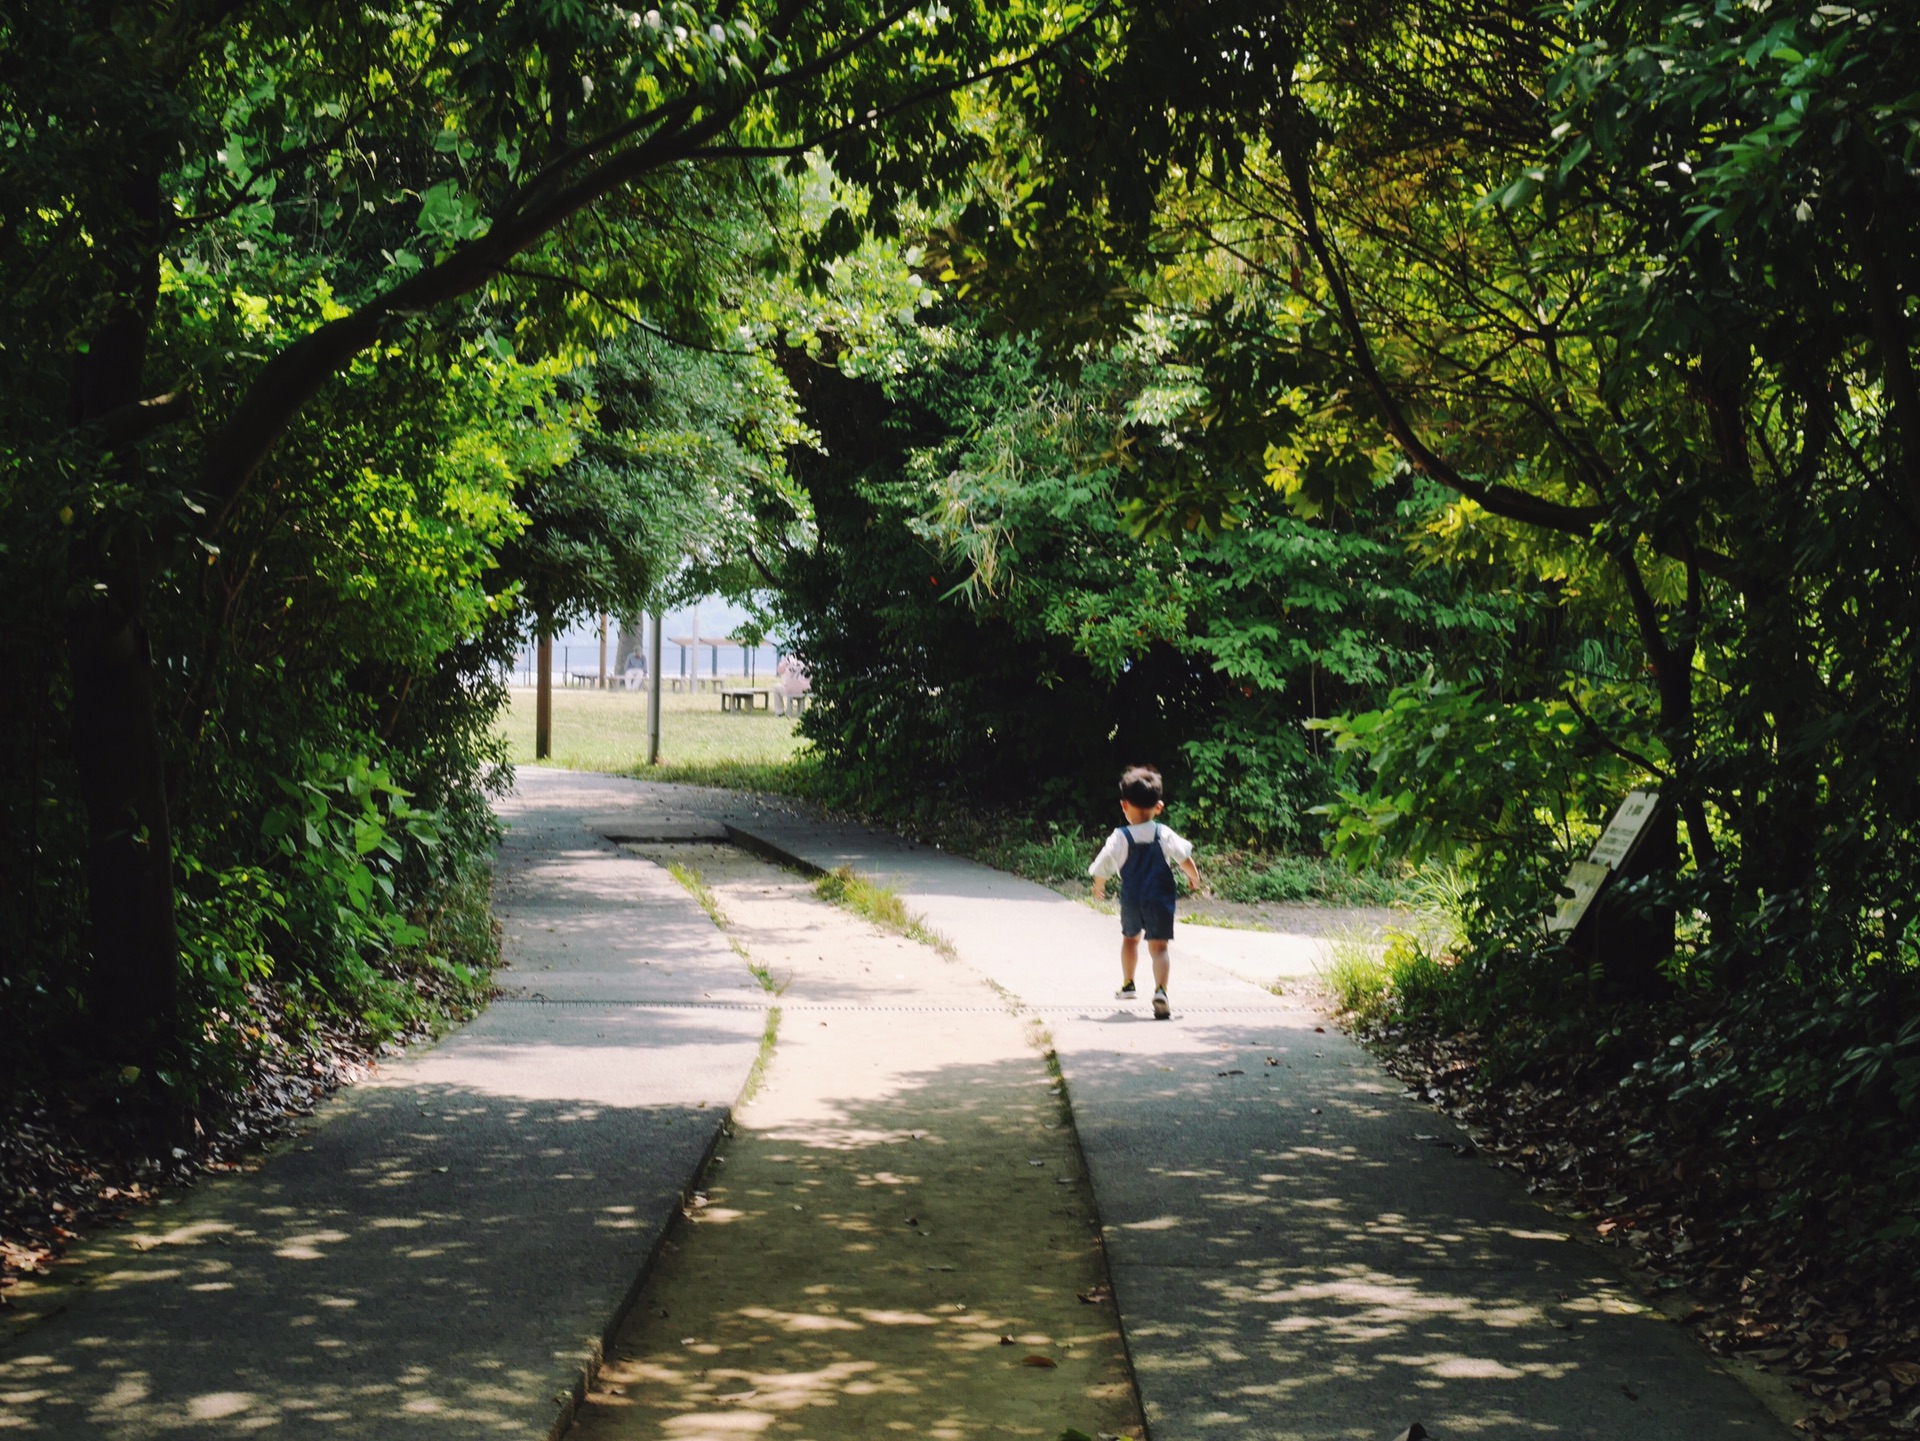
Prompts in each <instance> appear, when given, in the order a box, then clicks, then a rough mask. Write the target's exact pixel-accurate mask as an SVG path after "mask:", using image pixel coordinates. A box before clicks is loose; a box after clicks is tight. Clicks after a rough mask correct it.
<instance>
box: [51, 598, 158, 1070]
mask: <svg viewBox="0 0 1920 1441" xmlns="http://www.w3.org/2000/svg"><path fill="white" fill-rule="evenodd" d="M114 589H118V587H115V588H114ZM67 661H68V666H69V668H70V670H71V673H72V678H73V710H72V726H73V729H72V736H73V759H74V766H75V769H76V770H77V771H78V772H79V777H80V790H81V795H82V799H83V801H84V802H85V805H86V811H87V915H88V920H89V923H90V938H91V947H90V949H91V953H92V955H91V962H90V964H89V966H88V970H87V977H86V985H85V995H86V1002H87V1012H88V1017H89V1021H90V1023H91V1025H92V1027H93V1032H92V1035H91V1036H90V1037H89V1040H90V1041H91V1042H92V1043H93V1046H94V1047H97V1049H98V1054H100V1055H101V1057H102V1058H103V1059H104V1060H107V1061H108V1062H110V1063H111V1064H113V1065H115V1066H129V1065H131V1066H138V1067H140V1068H141V1069H142V1070H143V1071H146V1072H152V1071H156V1070H158V1069H160V1068H161V1067H162V1066H163V1065H164V1064H165V1062H166V1061H167V1059H168V1058H169V1055H170V1053H171V1052H172V1050H173V1042H175V1041H176V1040H177V1039H178V1036H179V1030H180V1019H181V1018H180V945H179V936H178V933H177V932H176V930H175V927H174V915H173V833H172V827H171V825H170V823H169V818H168V814H167V794H166V784H165V780H164V776H165V769H164V763H163V759H162V755H161V748H160V733H159V727H158V725H157V724H156V723H155V718H154V696H153V661H152V653H151V651H150V649H149V647H148V641H147V631H146V626H145V624H144V622H143V621H142V619H141V617H140V614H139V612H138V610H137V609H136V607H135V605H134V604H132V603H130V598H129V597H125V596H123V595H114V594H109V596H108V597H107V598H106V599H102V600H95V601H93V602H92V603H91V604H88V603H87V602H85V601H81V602H78V603H76V604H75V605H74V607H73V608H72V610H71V611H70V612H69V615H68V619H67Z"/></svg>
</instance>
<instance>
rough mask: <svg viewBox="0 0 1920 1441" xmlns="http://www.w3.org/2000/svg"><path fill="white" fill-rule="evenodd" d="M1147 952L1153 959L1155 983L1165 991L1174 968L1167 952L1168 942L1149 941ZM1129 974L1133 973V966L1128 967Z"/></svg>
mask: <svg viewBox="0 0 1920 1441" xmlns="http://www.w3.org/2000/svg"><path fill="white" fill-rule="evenodd" d="M1147 954H1148V955H1149V956H1150V957H1152V959H1153V984H1154V985H1155V986H1156V987H1158V988H1159V989H1160V990H1163V991H1164V990H1165V989H1166V988H1167V976H1168V975H1169V974H1170V973H1171V972H1172V970H1173V960H1172V958H1171V957H1170V956H1169V955H1168V953H1167V942H1165V941H1148V942H1147ZM1127 974H1128V975H1129V976H1131V975H1132V974H1133V971H1132V969H1131V968H1129V969H1128V971H1127Z"/></svg>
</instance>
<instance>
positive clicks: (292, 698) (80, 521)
mask: <svg viewBox="0 0 1920 1441" xmlns="http://www.w3.org/2000/svg"><path fill="white" fill-rule="evenodd" d="M1083 21H1084V15H1083V14H1082V12H1080V11H1079V10H1078V9H1076V8H1075V7H1072V6H1068V7H1064V8H1062V9H1060V10H1057V11H1056V10H1053V9H1047V8H1035V7H1030V6H1027V5H1011V6H1009V5H994V6H962V7H958V8H956V9H951V10H943V11H941V12H939V13H938V14H933V13H927V14H920V13H913V14H909V13H907V12H904V11H899V10H893V9H889V8H888V7H885V6H881V5H874V4H870V3H865V0H834V3H830V4H825V5H811V6H806V7H793V6H786V5H774V4H769V5H765V6H754V5H748V6H744V7H743V6H732V7H729V8H728V9H727V10H726V11H725V12H724V13H714V14H709V13H706V12H704V11H702V10H700V9H699V8H697V7H695V6H691V5H667V6H663V7H660V8H655V9H648V10H645V11H627V10H625V9H623V8H620V7H615V6H607V5H598V4H590V3H581V0H498V3H482V4H466V3H459V0H454V3H444V4H443V3H431V0H427V3H409V4H405V5H398V6H369V5H335V4H321V5H307V4H290V3H285V0H240V3H231V0H220V3H199V0H183V3H180V4H175V5H169V6H159V7H154V6H148V7H141V6H121V5H114V4H105V3H103V4H83V5H73V6H65V5H61V6H46V5H38V4H9V5H7V6H5V7H4V8H0V59H4V69H0V136H3V137H4V146H0V267H4V274H5V277H6V280H7V284H6V286H5V293H4V300H0V307H4V319H5V324H4V325H3V326H0V331H4V341H0V381H3V382H4V383H0V397H3V398H0V436H3V439H0V517H4V523H3V524H0V531H4V535H5V542H4V543H5V546H6V556H7V560H8V567H7V575H6V579H5V581H4V584H0V634H4V635H5V637H6V640H5V645H6V646H7V647H8V653H7V655H6V660H7V662H8V663H9V664H10V666H11V667H12V669H11V674H12V675H14V676H15V677H18V678H20V680H21V682H22V683H21V684H20V685H19V686H18V690H19V692H20V696H19V699H18V701H17V703H16V705H15V706H14V707H12V708H10V710H9V714H8V716H7V719H6V725H7V735H6V738H7V741H8V742H9V746H10V754H11V756H13V757H14V758H15V761H16V764H15V765H13V766H11V767H9V770H8V773H7V777H6V781H5V784H4V786H0V814H3V815H4V819H5V823H6V827H7V834H8V836H9V838H10V840H9V844H8V846H7V847H6V848H5V859H4V862H0V864H4V866H5V867H6V869H5V872H4V875H3V877H0V879H3V880H4V884H0V892H4V894H5V896H6V899H5V901H4V902H0V905H4V906H5V907H6V908H7V909H6V910H5V912H4V920H5V922H6V923H7V924H8V925H9V926H10V928H11V933H12V934H13V935H14V936H15V937H18V938H20V939H19V941H18V943H17V944H14V945H10V946H9V947H8V948H7V951H6V959H5V963H4V968H3V969H0V1006H4V1009H5V1012H6V1016H7V1020H8V1029H9V1033H10V1036H11V1037H12V1038H13V1039H14V1040H15V1042H16V1044H13V1045H10V1046H9V1047H8V1048H7V1050H6V1053H5V1064H6V1065H7V1066H8V1067H9V1068H12V1069H13V1070H14V1071H15V1072H17V1075H18V1076H19V1077H24V1078H26V1079H28V1080H32V1079H34V1078H36V1077H39V1076H42V1075H44V1074H45V1068H46V1067H48V1066H49V1065H51V1066H55V1067H57V1068H58V1069H59V1070H60V1071H62V1072H65V1073H68V1074H74V1073H86V1074H89V1075H92V1076H96V1077H102V1078H105V1080H106V1082H107V1084H108V1085H109V1086H110V1087H119V1088H123V1090H124V1094H125V1095H126V1096H128V1097H129V1098H141V1099H144V1100H146V1101H148V1102H152V1103H157V1106H158V1109H159V1110H161V1111H163V1112H167V1113H170V1114H171V1115H173V1116H174V1117H176V1118H177V1117H178V1116H179V1115H180V1114H181V1111H182V1102H183V1101H184V1100H187V1099H189V1098H191V1097H192V1096H193V1095H194V1094H195V1093H196V1091H197V1089H198V1088H199V1086H200V1083H201V1082H202V1081H204V1080H206V1079H208V1078H210V1077H217V1076H218V1075H219V1074H220V1073H221V1072H222V1068H223V1067H224V1066H225V1065H227V1063H229V1062H231V1061H232V1060H233V1059H235V1057H236V1055H237V1054H238V1052H239V1050H243V1049H244V1038H245V1036H246V1035H247V1034H248V1032H249V1027H248V1025H247V1024H246V1023H245V1017H244V1016H242V1015H237V1014H236V1013H237V1012H243V1011H244V1010H245V1008H246V1005H247V997H248V995H249V994H250V991H249V987H257V986H259V985H261V984H264V983H266V982H267V981H268V980H269V978H271V983H272V984H273V985H274V986H275V987H277V988H279V989H281V990H282V991H285V992H286V993H288V994H290V995H298V996H306V997H309V998H310V999H311V1000H312V1001H313V1003H314V1004H319V1005H338V1006H341V1007H343V1008H345V1010H346V1011H347V1012H348V1013H350V1014H359V1015H361V1016H363V1017H366V1018H369V1019H370V1020H371V1022H372V1028H373V1030H374V1032H375V1033H376V1034H378V1033H380V1032H381V1031H383V1030H386V1029H391V1028H392V1027H394V1026H397V1025H401V1024H405V1023H406V1022H407V1020H408V1018H409V1012H410V1010H411V1009H413V1007H412V1003H411V1002H409V1001H408V999H407V994H406V993H407V992H408V991H409V990H410V989H416V990H417V988H410V987H408V986H407V985H406V984H405V983H404V980H403V978H404V977H405V976H406V975H407V974H409V973H413V974H416V975H419V974H424V973H425V972H429V971H437V972H441V973H444V972H446V968H447V967H448V966H457V967H465V966H468V965H469V964H470V963H473V962H477V961H480V960H483V959H484V957H485V953H486V951H487V949H488V942H487V939H486V927H485V924H484V920H483V918H482V917H481V916H480V915H479V914H478V913H477V911H475V909H474V908H476V907H477V906H479V905H481V904H482V903H483V902H484V888H483V887H482V886H480V885H479V884H478V883H477V882H476V880H475V868H476V867H477V866H478V865H480V863H481V861H482V858H483V855H484V851H485V848H486V843H487V840H488V836H489V833H490V827H491V821H490V819H489V814H488V809H487V805H486V797H485V794H484V790H485V787H486V785H487V784H488V777H489V775H490V774H491V772H492V768H493V763H494V762H495V761H496V760H497V756H496V755H495V754H494V752H493V746H492V743H491V742H490V741H489V740H488V738H487V737H488V735H489V724H490V720H491V716H492V713H493V711H494V709H495V708H496V706H497V704H498V695H497V693H496V692H495V691H494V690H493V688H492V684H491V682H490V680H489V679H488V677H489V675H490V673H491V671H490V668H491V666H492V664H493V663H494V662H495V661H497V660H498V659H499V657H500V656H501V655H502V654H503V653H504V650H505V648H506V647H507V646H508V645H510V644H511V643H512V642H513V640H514V638H515V637H516V636H517V635H518V634H520V633H522V632H524V631H526V630H528V629H536V630H548V631H550V630H552V629H553V628H556V627H558V626H560V625H562V624H564V623H565V622H566V620H567V619H568V618H569V617H570V616H573V615H577V614H579V613H581V612H583V611H586V610H591V609H598V608H606V609H613V610H621V611H627V610H631V609H634V608H636V607H637V606H638V605H639V604H640V603H641V602H642V601H643V600H644V599H645V598H646V597H647V596H648V595H649V594H650V593H654V592H657V591H658V589H659V588H660V586H661V585H662V584H663V583H664V581H665V579H666V573H667V572H668V571H670V570H671V569H672V568H674V567H677V566H678V565H679V564H680V562H681V560H682V558H683V557H684V555H685V554H686V553H687V552H688V551H689V550H694V551H703V550H706V549H710V548H712V547H710V546H709V545H708V542H710V541H713V540H714V538H715V537H719V538H721V539H724V540H727V541H741V542H746V541H750V540H751V538H752V536H753V535H754V533H755V532H754V529H753V524H751V523H743V522H746V521H747V520H748V519H749V518H750V517H754V518H757V522H756V523H760V522H763V523H765V524H767V525H769V526H770V527H771V528H772V531H773V533H775V534H781V535H783V534H784V533H785V531H786V529H788V528H790V527H791V525H792V524H794V523H796V521H797V519H798V517H799V515H800V511H801V507H800V505H799V503H798V499H797V497H796V496H795V495H794V494H793V493H791V492H790V491H789V490H787V489H786V487H785V481H784V479H783V477H782V471H781V464H780V460H781V456H780V451H781V449H782V447H784V446H786V445H788V444H790V443H792V442H793V441H794V440H796V439H797V438H798V437H799V435H800V433H801V432H800V429H799V422H798V418H797V416H796V415H795V413H794V412H793V410H792V408H791V405H790V404H789V402H788V398H787V394H786V389H785V384H784V381H783V380H782V378H781V377H780V375H779V374H778V372H777V371H776V370H775V369H774V368H773V367H771V366H770V365H768V364H767V363H766V361H765V360H764V359H762V358H760V357H759V356H758V354H757V353H756V352H757V351H758V349H759V347H760V346H761V344H762V343H763V342H764V341H766V340H767V339H768V338H769V337H770V336H771V334H772V333H773V332H774V331H775V330H777V329H778V316H777V313H768V312H766V310H765V303H764V302H765V294H766V291H765V282H766V281H767V279H768V277H769V276H770V275H771V274H772V273H774V272H776V271H778V270H780V269H782V268H786V269H789V270H794V271H797V272H798V273H800V274H801V275H803V276H807V275H818V274H819V273H821V267H822V266H824V265H825V264H826V263H827V262H828V261H830V260H831V259H832V258H833V257H834V256H836V255H840V254H843V253H845V252H846V251H848V250H849V249H851V248H852V246H853V245H854V244H855V243H856V241H857V238H858V233H859V231H860V229H861V228H862V227H863V226H864V227H866V228H868V229H871V230H874V231H878V232H885V231H888V230H889V229H891V228H893V227H894V226H895V225H896V223H897V213H898V208H899V205H900V203H901V202H902V201H903V199H905V198H907V197H909V196H911V195H912V194H914V193H915V192H916V191H920V190H928V189H933V188H937V187H938V186H939V184H940V183H941V182H942V181H943V180H946V179H949V178H951V177H952V176H953V175H955V174H956V173H958V171H959V169H960V168H961V167H963V166H964V165H965V164H966V163H967V162H968V161H969V160H970V159H971V158H972V157H974V156H976V155H977V154H978V153H979V151H980V140H979V138H978V137H977V136H976V135H975V134H974V133H973V132H972V131H971V130H969V129H968V128H967V127H966V126H965V125H963V124H961V123H960V119H959V115H958V111H957V108H956V103H955V100H954V95H955V94H956V93H957V92H958V91H959V90H961V89H963V88H964V87H965V86H966V85H967V84H968V83H970V82H971V80H972V79H974V78H975V77H976V75H977V74H979V73H981V72H985V71H994V70H998V71H1000V72H1002V73H1011V72H1012V71H1014V70H1017V69H1019V68H1021V67H1022V66H1023V65H1024V64H1026V63H1028V62H1030V61H1031V60H1032V58H1033V57H1034V55H1035V54H1036V53H1044V51H1045V50H1046V49H1047V47H1048V46H1049V45H1051V44H1053V43H1054V42H1055V41H1057V39H1058V38H1059V37H1060V35H1061V34H1063V33H1067V32H1070V31H1071V29H1072V27H1073V26H1075V25H1076V24H1079V23H1083ZM827 163H831V164H832V165H833V166H835V167H836V168H837V169H838V171H839V172H840V173H841V174H843V175H845V176H847V177H849V178H850V179H853V180H856V181H858V182H859V183H860V184H861V185H862V187H863V189H862V191H861V200H860V209H859V214H858V215H857V216H856V215H855V214H853V213H852V212H851V211H850V210H849V209H848V208H847V207H846V206H844V205H839V204H833V203H829V204H827V205H826V206H825V207H824V208H821V207H815V211H816V212H817V213H810V212H808V211H807V207H806V205H805V204H804V203H802V192H803V191H804V190H805V189H806V187H807V186H808V185H810V184H812V183H813V182H812V176H813V175H814V173H815V171H816V170H817V169H818V168H819V167H820V166H822V165H824V164H827ZM776 310H777V307H776ZM722 559H724V557H722ZM450 905H452V906H457V907H461V908H464V913H465V919H464V920H460V921H457V922H456V921H454V920H450V919H449V917H448V912H447V907H448V906H450ZM453 937H458V938H459V940H458V942H457V943H455V942H453V941H452V940H450V939H449V938H453ZM443 942H444V944H443ZM453 974H455V975H456V976H464V975H466V974H467V972H466V971H464V970H461V971H456V972H454V973H453ZM303 1004H304V1003H303ZM298 1009H299V1008H298V1007H296V1010H298Z"/></svg>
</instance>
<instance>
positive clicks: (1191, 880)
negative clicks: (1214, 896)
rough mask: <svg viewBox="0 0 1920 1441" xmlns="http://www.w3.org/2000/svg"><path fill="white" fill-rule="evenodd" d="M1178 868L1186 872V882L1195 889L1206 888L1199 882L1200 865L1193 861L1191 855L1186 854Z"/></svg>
mask: <svg viewBox="0 0 1920 1441" xmlns="http://www.w3.org/2000/svg"><path fill="white" fill-rule="evenodd" d="M1180 869H1181V870H1183V871H1185V872H1186V873H1187V884H1188V885H1190V886H1192V887H1193V888H1194V890H1195V891H1202V890H1205V889H1206V887H1205V886H1203V885H1202V884H1201V883H1200V867H1198V866H1196V865H1195V864H1194V863H1193V857H1192V856H1188V857H1187V858H1186V859H1185V860H1184V861H1182V862H1180Z"/></svg>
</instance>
